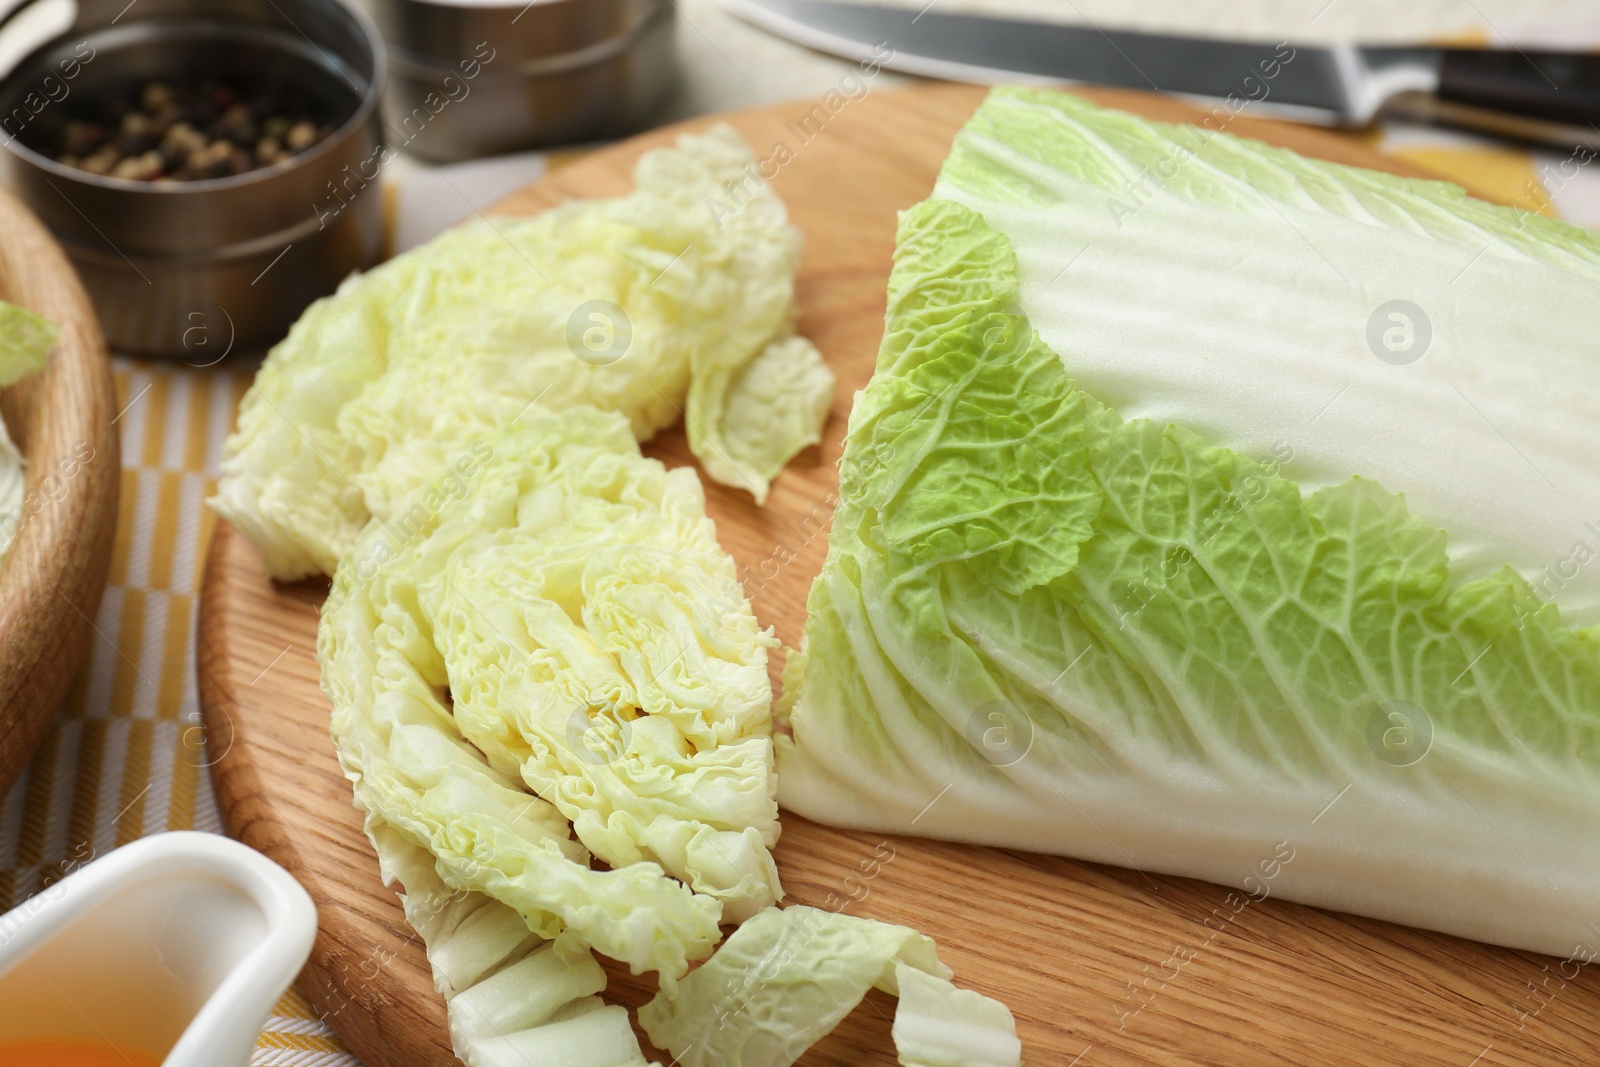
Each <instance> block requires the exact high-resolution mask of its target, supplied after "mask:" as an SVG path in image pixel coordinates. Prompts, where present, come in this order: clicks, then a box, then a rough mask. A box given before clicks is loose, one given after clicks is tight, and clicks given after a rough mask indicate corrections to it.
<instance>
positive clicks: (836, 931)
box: [639, 906, 1022, 1067]
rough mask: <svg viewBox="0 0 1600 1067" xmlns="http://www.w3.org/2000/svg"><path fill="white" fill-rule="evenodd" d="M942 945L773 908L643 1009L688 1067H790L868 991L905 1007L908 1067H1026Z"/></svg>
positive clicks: (999, 1018)
mask: <svg viewBox="0 0 1600 1067" xmlns="http://www.w3.org/2000/svg"><path fill="white" fill-rule="evenodd" d="M949 979H950V970H949V968H947V967H945V966H944V964H942V963H940V962H939V956H938V953H937V952H936V951H935V949H934V944H933V942H932V941H931V940H930V939H929V938H927V937H926V936H924V935H922V934H919V933H917V932H916V931H915V930H912V929H909V928H908V927H904V926H895V925H892V924H889V923H882V922H877V921H874V920H872V919H860V918H856V917H855V916H851V915H844V914H841V913H838V912H831V911H822V910H819V909H817V908H808V907H798V906H797V907H790V908H783V909H778V908H769V909H768V910H766V911H763V912H761V913H760V914H759V915H757V916H755V917H754V918H753V919H751V920H750V921H748V922H746V923H745V924H744V925H743V926H741V927H739V929H738V930H736V931H734V933H733V934H732V936H730V937H729V938H728V940H727V941H726V942H725V943H724V944H723V946H722V947H721V948H720V949H718V950H717V952H716V955H714V956H712V957H711V959H709V960H707V961H706V962H705V963H704V964H702V965H701V966H700V967H699V968H697V969H696V970H695V971H694V972H693V973H692V974H690V975H689V977H688V978H686V979H684V981H683V982H682V983H680V985H679V987H678V989H677V990H676V991H675V992H674V993H673V994H672V995H670V996H668V995H666V994H663V995H661V996H658V997H656V998H655V999H654V1000H652V1001H651V1002H650V1003H648V1004H646V1005H645V1006H644V1007H643V1008H641V1009H639V1023H640V1025H641V1026H643V1027H644V1030H645V1033H647V1034H649V1035H650V1040H651V1041H652V1042H654V1043H655V1044H656V1045H658V1046H660V1047H661V1048H663V1049H666V1050H667V1051H668V1052H670V1053H672V1055H673V1063H675V1064H680V1065H682V1067H789V1065H790V1064H792V1063H794V1062H795V1061H796V1060H798V1059H799V1058H800V1056H801V1054H802V1053H804V1052H805V1050H806V1049H808V1048H810V1047H811V1046H812V1045H813V1044H815V1043H816V1042H817V1040H818V1039H820V1038H822V1037H823V1036H825V1035H826V1034H827V1033H828V1032H829V1031H831V1030H832V1029H833V1028H834V1027H835V1026H837V1025H839V1022H840V1020H842V1019H843V1018H844V1017H845V1016H846V1015H848V1014H850V1011H851V1009H853V1008H854V1007H855V1006H856V1005H857V1004H859V1003H860V1002H861V998H862V997H863V996H865V995H866V992H867V990H868V989H869V988H872V987H874V986H876V987H877V988H879V989H882V990H884V991H885V992H888V993H892V994H895V995H897V996H898V997H900V1005H899V1007H898V1009H897V1010H896V1012H895V1018H894V1043H895V1049H896V1051H897V1052H898V1053H899V1058H900V1062H901V1063H902V1064H906V1065H908V1067H1018V1065H1020V1064H1021V1062H1022V1046H1021V1044H1020V1042H1018V1040H1017V1036H1016V1024H1015V1023H1014V1022H1013V1020H1012V1018H1011V1012H1010V1011H1008V1010H1007V1009H1006V1007H1005V1005H1004V1004H1001V1003H999V1002H998V1001H994V1000H990V999H989V998H988V997H984V996H981V995H979V994H977V993H974V992H972V991H971V990H964V989H958V988H956V987H955V986H954V985H952V984H951V983H950V980H949Z"/></svg>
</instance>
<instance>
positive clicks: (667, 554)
mask: <svg viewBox="0 0 1600 1067" xmlns="http://www.w3.org/2000/svg"><path fill="white" fill-rule="evenodd" d="M772 640H773V639H772V638H771V636H770V635H769V634H768V633H767V632H765V631H763V630H762V629H761V628H760V627H759V626H758V625H757V623H756V621H755V617H754V615H753V614H752V613H751V610H750V606H749V602H748V601H747V600H746V598H745V595H744V591H743V589H742V588H741V587H740V586H739V583H738V580H737V578H736V577H735V573H734V564H733V561H732V559H731V558H730V557H729V556H728V555H727V554H726V553H724V552H723V551H722V549H721V548H720V547H719V546H718V545H717V542H716V537H715V531H714V530H713V528H712V525H711V523H710V520H709V519H707V518H706V516H705V501H704V497H703V494H702V491H701V488H700V483H699V479H698V478H697V477H696V475H695V473H694V471H693V470H690V469H687V468H680V469H678V470H675V471H668V470H666V469H665V468H664V467H663V466H662V465H661V464H660V463H658V462H656V461H654V460H646V459H644V458H642V457H641V456H640V455H639V451H638V445H637V443H636V442H635V441H634V438H633V435H632V433H631V431H630V429H629V426H628V423H627V420H626V419H625V418H624V417H623V416H621V415H619V414H615V413H609V412H600V411H597V410H595V409H593V408H589V407H578V408H572V409H569V410H567V411H565V412H555V413H553V412H546V411H543V410H541V409H537V408H535V409H530V412H529V413H528V414H527V415H526V416H525V417H524V418H521V419H519V420H513V421H512V422H511V423H509V424H507V425H506V426H505V427H504V428H502V429H501V430H499V431H496V432H495V433H493V434H491V435H489V436H488V437H485V438H482V439H480V440H479V441H478V442H476V443H474V444H473V445H472V446H471V447H470V448H469V449H468V450H467V451H466V452H464V453H462V454H461V455H460V456H458V457H457V458H456V459H455V460H454V461H453V462H452V463H451V464H450V466H448V467H447V468H446V469H445V470H444V471H443V472H442V473H441V474H440V475H439V476H438V477H437V478H436V479H435V481H434V483H433V484H432V485H431V486H429V487H426V488H425V490H424V491H422V492H419V493H418V494H417V495H416V496H415V497H414V498H413V499H412V500H411V501H410V502H409V503H408V506H407V508H406V509H405V510H404V511H403V512H402V513H401V514H399V515H398V516H396V517H395V518H393V519H391V520H389V521H388V522H382V521H379V520H373V521H372V522H371V523H370V524H369V526H368V527H367V530H366V531H365V533H364V534H363V535H362V537H361V538H360V540H359V541H358V542H357V544H356V545H355V546H354V548H353V550H352V551H351V552H350V553H349V554H348V555H347V557H346V559H345V560H344V562H343V563H342V564H341V565H340V567H339V569H338V571H337V572H336V574H335V576H334V582H333V589H332V592H331V593H330V595H329V597H328V600H327V602H326V603H325V605H324V607H323V613H322V621H321V626H320V628H319V631H318V657H319V660H320V662H321V666H322V685H323V688H324V690H325V691H326V693H327V694H328V697H329V699H330V701H331V702H332V704H333V719H332V731H333V736H334V740H335V743H336V745H337V747H338V751H339V756H340V760H341V762H342V765H343V766H344V769H345V772H346V774H347V775H348V776H349V777H350V779H351V780H352V782H353V783H354V787H355V797H356V802H357V804H358V806H360V807H361V808H362V809H363V810H364V811H365V812H366V813H367V816H368V829H369V833H372V834H373V835H374V836H375V837H376V836H377V835H378V834H379V833H380V832H381V831H382V830H383V829H384V828H392V829H393V830H394V831H396V832H398V833H400V834H401V835H402V836H403V837H404V838H405V839H406V840H407V841H410V842H411V843H413V844H415V845H417V846H420V847H422V848H424V849H426V850H427V851H428V852H430V853H432V854H433V856H434V857H436V861H437V870H438V874H439V877H440V878H442V879H443V880H444V882H445V883H446V884H447V885H449V886H450V887H452V888H453V889H466V890H472V891H474V892H478V893H482V894H484V895H486V896H488V897H491V898H493V899H495V900H498V901H500V902H501V903H503V904H505V905H507V906H509V907H510V908H512V909H513V910H515V911H516V912H517V913H518V914H519V915H520V916H521V918H522V920H523V921H524V922H525V924H526V925H527V927H528V929H529V930H530V931H532V932H533V933H535V934H537V935H538V936H539V937H541V938H544V939H546V940H553V939H555V938H557V937H558V936H559V935H561V934H562V933H563V932H564V931H570V932H571V933H572V934H573V935H574V936H575V938H576V939H577V940H578V941H579V942H581V943H582V944H583V945H586V946H589V947H592V948H594V949H595V950H597V951H599V952H601V953H603V954H605V955H607V956H611V957H612V958H614V959H618V960H621V961H624V962H626V963H628V964H629V965H630V966H631V967H632V968H634V970H635V971H642V970H654V971H658V972H660V974H661V978H662V983H663V987H664V988H670V986H671V983H672V981H673V979H674V978H676V977H677V976H679V975H681V974H682V973H683V972H684V970H685V969H686V967H687V966H688V963H689V961H690V960H692V959H698V958H701V957H703V956H704V955H706V954H707V953H708V952H709V951H710V950H711V947H712V945H713V944H715V942H716V940H717V939H718V937H719V932H718V929H717V924H718V921H719V919H721V918H723V917H724V916H727V917H729V918H737V917H742V916H743V915H747V914H751V913H753V912H755V911H756V910H759V909H760V908H761V907H763V906H765V905H767V904H770V903H772V902H773V901H774V900H776V899H778V897H779V896H780V895H781V889H780V887H779V884H778V878H777V871H776V868H775V866H774V865H773V862H772V857H771V852H770V848H771V845H772V844H773V843H774V842H775V841H776V840H777V836H778V823H777V807H776V803H775V801H774V793H775V784H774V781H773V775H772V744H771V737H770V730H771V723H770V708H769V704H770V699H771V690H770V685H769V683H768V681H767V673H766V658H767V649H768V647H769V646H770V645H771V644H772ZM574 835H575V836H576V840H574ZM590 853H592V854H593V855H595V856H596V857H598V858H600V859H602V860H604V861H605V862H606V863H607V864H608V865H609V867H610V868H611V869H610V870H597V869H592V868H591V867H590V866H589V863H588V856H589V854H590ZM679 879H681V881H679Z"/></svg>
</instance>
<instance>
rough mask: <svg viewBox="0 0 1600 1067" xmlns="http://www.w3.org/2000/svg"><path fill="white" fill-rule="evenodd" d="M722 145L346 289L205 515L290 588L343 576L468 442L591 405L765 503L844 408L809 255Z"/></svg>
mask: <svg viewBox="0 0 1600 1067" xmlns="http://www.w3.org/2000/svg"><path fill="white" fill-rule="evenodd" d="M753 164H754V157H753V156H752V155H751V153H750V150H749V149H748V148H747V147H746V146H745V144H744V143H743V142H742V141H741V140H740V139H739V137H738V136H737V135H736V134H735V133H734V132H733V131H732V130H731V129H729V128H728V127H726V126H719V127H715V128H713V129H712V130H710V131H708V132H706V133H703V134H689V135H685V136H683V137H681V138H680V139H679V141H678V143H677V144H676V145H675V146H674V147H671V148H664V149H659V150H657V151H654V152H650V153H647V154H646V155H645V156H644V157H643V158H641V159H640V161H639V163H638V166H637V168H636V170H635V180H636V186H637V187H636V189H635V191H634V192H632V193H630V194H628V195H626V196H622V197H618V198H614V199H609V200H586V201H571V202H568V203H566V204H563V205H561V206H560V207H557V208H554V209H552V210H550V211H546V212H544V213H543V214H540V215H538V216H535V217H533V218H517V219H512V218H485V219H481V220H479V221H476V222H474V223H471V224H468V225H465V226H462V227H459V228H457V229H454V230H451V231H449V232H447V233H445V234H443V235H441V236H440V237H438V238H436V239H435V240H433V241H431V242H429V243H428V244H426V245H424V246H422V247H420V248H417V249H414V250H412V251H410V252H407V253H405V254H403V255H400V256H397V257H396V258H394V259H393V260H390V261H389V262H388V263H385V264H383V265H382V266H380V267H378V268H376V269H374V270H372V271H369V272H367V273H365V274H361V275H357V276H353V277H351V278H350V279H349V280H348V281H346V282H345V284H344V285H342V286H341V287H340V289H339V291H338V292H337V293H336V294H334V295H333V296H331V297H328V298H326V299H323V300H320V301H318V302H316V303H315V304H313V305H312V306H311V307H310V308H309V309H307V311H306V313H305V314H304V315H303V316H302V317H301V318H300V320H299V321H298V322H296V323H295V325H294V326H293V328H292V329H291V330H290V332H289V336H288V338H287V339H285V340H284V341H283V342H282V343H281V344H279V345H278V346H276V347H275V348H274V349H273V350H272V352H271V353H270V354H269V355H268V357H267V360H266V362H265V363H264V364H263V366H262V368H261V370H260V372H259V373H258V374H257V376H256V380H255V382H254V384H253V385H252V386H251V388H250V390H249V392H248V393H247V394H246V396H245V398H244V401H243V403H242V404H241V405H240V410H239V420H238V428H237V430H236V432H235V433H234V434H233V435H232V436H231V437H230V438H229V439H228V443H227V448H226V454H225V457H224V460H223V464H222V472H223V477H222V480H221V482H220V484H219V486H218V490H217V495H216V496H215V497H214V498H213V499H212V501H211V505H212V507H213V508H214V509H215V510H216V511H217V512H218V513H219V514H221V515H223V516H224V517H226V518H227V519H228V520H229V521H230V522H232V523H233V524H234V526H235V527H237V528H238V529H239V530H240V531H241V532H243V533H244V534H245V535H246V536H247V537H249V538H250V539H251V541H253V542H254V543H255V544H256V546H257V547H258V548H260V549H261V552H262V555H263V558H264V560H265V564H266V567H267V570H268V572H269V573H270V574H271V575H272V576H273V577H275V578H279V579H284V580H289V579H295V578H301V577H306V576H308V575H312V574H318V573H325V574H331V573H332V572H333V570H334V568H335V567H336V566H337V564H338V561H339V559H340V558H341V557H342V556H343V555H344V554H345V553H346V552H347V551H348V550H349V549H350V547H351V545H353V544H354V542H355V540H356V538H357V536H358V535H359V533H360V531H361V530H362V528H363V527H364V526H365V525H366V522H367V520H368V519H369V518H371V517H376V518H378V519H379V520H383V521H387V520H389V519H391V518H392V517H393V516H394V515H395V514H396V512H397V511H398V510H399V509H400V506H401V504H402V502H404V501H406V500H407V499H409V498H410V497H411V496H412V494H413V493H415V492H416V491H417V490H418V489H419V488H420V487H421V486H423V485H424V484H426V483H427V481H428V479H429V478H430V477H431V476H432V475H433V474H434V473H435V472H436V471H438V470H439V469H441V468H442V467H443V466H445V465H446V463H447V462H448V461H449V460H450V459H451V458H453V457H454V456H456V455H458V454H459V453H460V452H462V451H463V450H464V449H465V448H466V447H467V446H468V445H469V444H471V443H472V441H474V440H475V439H477V438H479V437H481V436H482V435H484V434H485V433H487V432H489V431H491V430H492V429H494V428H495V427H497V426H499V425H501V424H502V423H504V422H506V421H508V420H510V419H513V418H516V417H518V416H520V415H522V414H524V413H525V412H526V411H527V410H528V408H529V406H530V405H531V404H534V403H537V404H538V405H539V406H541V407H543V408H546V409H550V410H561V409H565V408H569V407H572V406H575V405H589V406H594V407H597V408H600V409H603V410H608V411H616V412H619V413H621V414H622V415H624V416H625V417H626V418H627V421H628V425H629V427H630V429H631V432H632V434H633V435H634V436H635V437H636V438H637V439H638V440H640V441H644V440H648V439H649V438H650V437H652V436H653V435H654V434H656V433H657V432H658V431H660V430H661V429H663V428H665V427H667V426H669V425H671V424H673V423H675V422H677V421H679V419H680V418H681V419H683V420H684V421H685V422H686V426H687V431H688V436H689V443H690V446H691V448H692V449H693V451H694V453H695V455H696V456H697V457H699V459H700V461H701V464H702V465H703V466H704V468H705V470H706V472H707V474H709V475H710V476H711V477H712V478H714V479H716V480H717V481H720V482H724V483H727V484H729V485H732V486H735V487H738V488H742V489H747V490H748V491H749V492H751V493H752V494H753V495H754V496H755V497H756V499H757V500H758V501H760V500H762V499H764V498H765V496H766V492H767V487H768V483H769V482H770V480H771V479H772V478H773V477H775V476H776V475H777V473H778V471H779V470H781V469H782V467H783V465H784V464H785V463H786V462H787V461H788V460H789V459H790V458H791V457H792V456H793V455H794V454H795V453H797V452H799V451H800V450H801V449H802V448H804V447H806V446H807V445H808V444H809V443H812V442H814V441H816V440H817V438H818V436H819V434H820V428H821V424H822V421H823V420H824V419H825V418H826V414H827V406H828V405H827V398H829V397H831V395H832V390H833V378H832V374H831V373H830V372H829V371H828V369H827V366H826V364H825V363H824V362H823V361H822V359H821V356H820V355H819V354H818V353H817V351H816V349H815V347H814V346H812V345H811V343H810V342H808V341H806V340H804V339H803V338H800V337H797V336H795V335H794V334H793V320H794V313H795V312H794V275H795V271H796V269H797V267H798V266H799V262H800V238H799V234H798V232H797V231H796V230H795V228H794V227H793V226H792V225H791V224H790V223H789V220H788V215H787V212H786V211H785V210H784V207H783V203H782V201H781V200H779V199H778V197H777V195H776V194H775V193H773V192H772V190H771V189H770V188H768V187H767V186H765V185H764V184H760V185H756V186H753V187H752V188H750V189H749V195H748V197H747V199H746V201H745V202H744V204H743V206H742V207H741V208H740V210H738V211H737V212H733V213H731V214H725V215H724V216H723V217H721V218H718V217H716V215H714V213H712V212H711V211H708V210H707V208H706V204H707V202H708V201H709V200H711V199H713V198H717V197H721V196H724V195H725V192H726V190H725V184H726V183H728V182H749V180H750V177H749V176H750V174H751V173H753Z"/></svg>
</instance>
